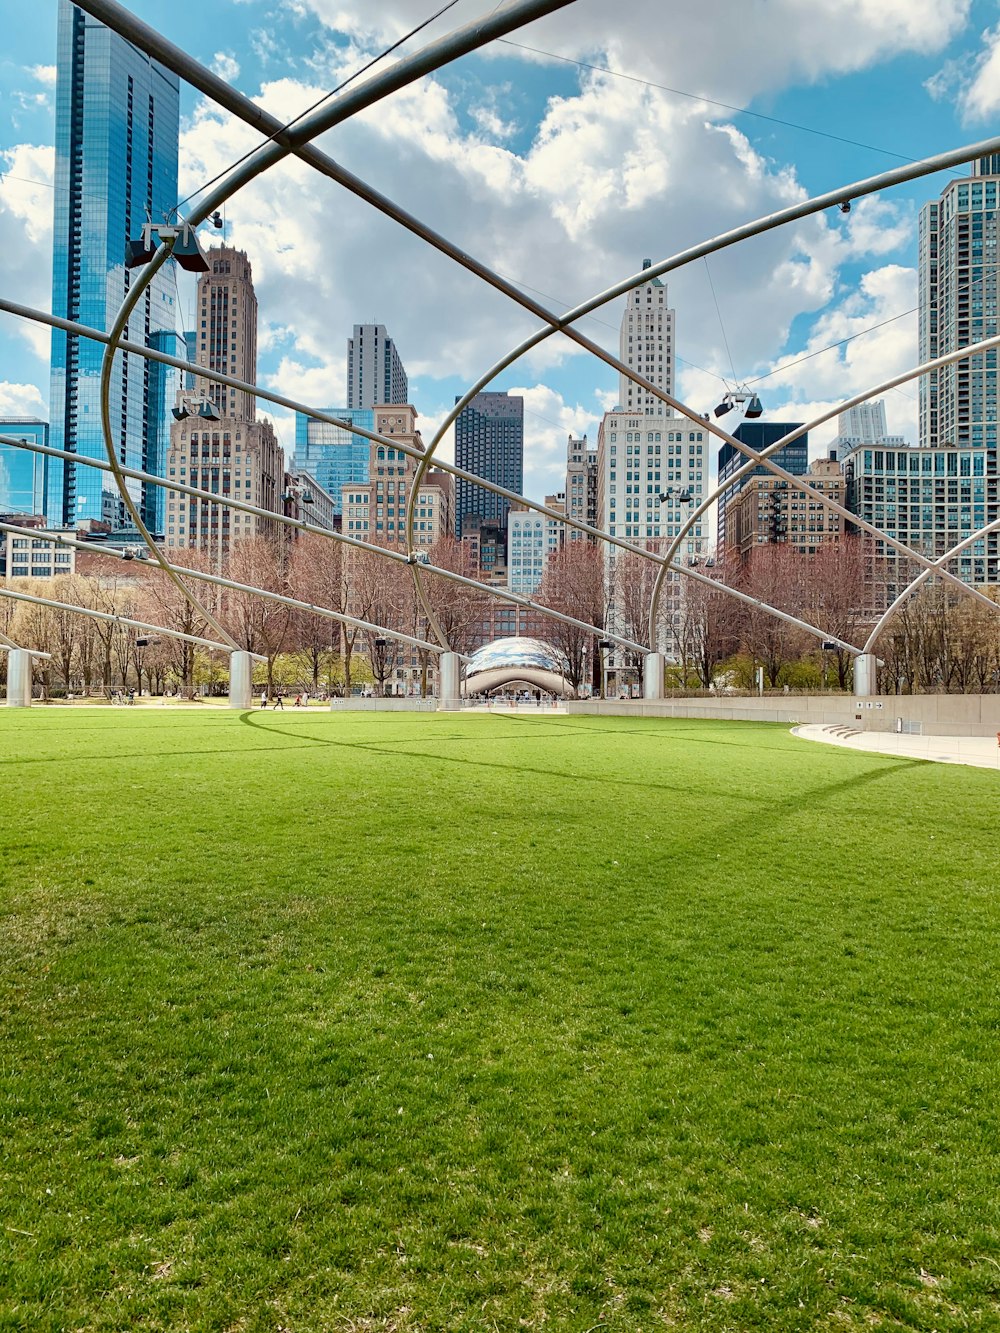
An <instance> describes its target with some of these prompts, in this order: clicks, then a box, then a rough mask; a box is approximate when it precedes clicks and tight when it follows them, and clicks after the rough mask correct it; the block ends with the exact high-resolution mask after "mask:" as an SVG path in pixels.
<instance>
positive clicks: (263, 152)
mask: <svg viewBox="0 0 1000 1333" xmlns="http://www.w3.org/2000/svg"><path fill="white" fill-rule="evenodd" d="M569 3H571V0H511V3H510V4H507V5H505V6H503V8H502V9H500V8H499V7H498V8H497V9H495V10H494V11H493V13H492V14H490V15H489V16H488V17H487V18H484V19H477V20H474V21H473V22H472V23H468V24H465V25H464V26H463V27H461V28H458V29H457V30H456V31H455V32H453V33H450V34H448V35H447V36H446V37H443V38H441V39H439V40H437V41H435V42H431V43H430V44H429V45H428V46H426V47H424V48H423V50H421V51H418V52H416V53H415V54H413V55H411V56H406V57H404V58H403V59H401V60H399V61H398V62H397V63H396V64H395V65H393V66H392V67H390V68H389V69H388V70H385V71H383V72H382V73H381V74H377V75H375V76H373V77H372V78H371V79H369V80H368V81H367V82H365V83H363V84H362V85H360V87H357V88H351V89H349V90H348V91H346V92H344V93H343V94H341V96H340V97H337V98H335V99H334V100H333V101H332V102H331V103H329V104H328V105H326V106H320V107H318V108H317V109H316V110H315V111H313V112H312V113H311V114H309V115H307V116H305V117H303V118H302V120H300V121H299V122H298V124H297V125H293V126H291V127H290V128H289V129H288V131H287V132H286V135H285V139H286V142H285V143H276V142H274V141H273V140H271V141H269V142H268V143H265V144H263V145H261V147H260V148H258V149H257V150H256V151H255V152H254V153H253V154H251V156H250V157H249V158H248V159H247V160H246V161H245V162H243V163H240V164H237V166H236V167H235V169H234V170H233V172H232V174H231V175H229V176H228V177H226V179H225V180H223V181H221V182H220V183H219V184H218V185H217V186H216V187H215V189H214V190H210V191H209V193H208V194H207V196H206V197H205V198H204V199H203V200H202V202H201V204H200V205H198V206H197V207H195V208H194V209H193V210H192V212H191V215H190V218H189V219H188V221H189V222H190V224H191V225H192V226H197V225H198V224H199V223H200V222H203V221H204V220H205V218H207V217H209V216H210V214H211V213H212V212H213V211H215V210H216V209H218V208H220V207H221V206H222V205H223V204H224V203H225V202H226V201H227V200H228V199H229V198H231V197H232V195H234V194H235V193H236V192H237V191H238V190H240V189H242V187H243V186H244V185H248V184H249V183H250V182H251V181H253V180H255V179H256V177H257V176H259V175H261V173H262V172H264V171H266V170H267V169H268V168H269V167H271V166H273V165H274V164H275V163H277V162H280V161H281V160H282V158H285V157H287V156H288V154H289V153H290V152H291V151H292V149H293V147H294V146H295V145H297V144H304V143H307V142H308V141H309V140H310V139H313V138H315V137H316V136H317V135H319V134H322V133H324V132H325V131H326V130H329V129H331V128H333V126H335V125H338V124H340V123H341V122H343V121H344V120H347V119H348V118H349V117H350V116H352V115H355V114H357V113H358V112H359V111H362V110H365V109H367V108H368V107H370V106H372V105H373V104H374V103H375V102H377V101H380V100H381V99H383V98H384V97H387V96H388V95H389V94H390V93H393V92H397V91H399V89H401V88H405V87H406V86H408V85H409V84H410V83H413V82H414V81H415V80H416V79H419V78H422V77H423V76H424V75H426V74H430V73H433V72H434V71H435V70H436V69H439V68H440V67H441V66H442V65H444V64H448V63H450V62H451V61H452V60H455V59H456V58H457V57H458V56H461V55H465V54H468V53H470V52H472V51H475V50H477V49H478V48H479V47H481V46H483V45H485V44H486V43H487V42H489V41H492V40H493V39H494V38H496V37H502V36H505V35H506V34H507V33H508V32H511V31H513V30H514V29H515V28H518V27H520V26H521V25H522V24H524V23H527V22H530V21H532V20H533V19H536V18H540V17H542V16H543V15H545V14H549V13H552V12H553V11H555V10H557V9H562V8H563V7H564V6H565V5H567V4H569ZM172 249H173V243H172V242H167V243H166V244H163V243H161V244H160V246H159V248H158V249H157V251H156V254H155V255H154V256H153V258H152V260H151V261H150V262H149V263H148V264H146V265H145V266H144V268H143V270H142V274H141V276H140V278H139V280H138V281H137V282H136V283H134V284H133V285H132V287H131V288H130V290H129V291H128V293H127V294H126V297H125V300H124V301H123V302H122V305H121V307H120V309H119V312H118V315H117V317H116V318H115V321H114V325H113V327H112V329H111V331H110V333H109V341H108V344H107V347H106V350H105V353H104V358H103V362H102V365H101V422H102V430H103V434H104V446H105V449H106V451H107V455H108V461H109V462H110V463H111V466H112V471H113V472H114V474H115V481H116V482H117V484H118V489H119V492H120V494H121V497H122V501H123V503H124V504H125V507H126V508H127V509H128V511H129V513H130V514H131V515H132V518H133V521H134V522H135V524H136V528H137V530H138V532H139V533H140V534H141V536H142V539H143V541H144V542H145V544H146V546H147V547H148V549H149V551H150V552H151V554H152V555H153V557H154V559H155V560H156V561H157V563H158V564H159V565H160V566H161V568H162V569H163V571H164V573H166V574H167V575H168V577H169V578H170V579H171V581H172V582H173V583H174V584H175V586H176V587H177V589H178V591H179V592H180V593H181V594H182V596H183V597H184V598H185V600H186V601H187V602H188V603H189V604H190V605H191V606H192V607H193V608H194V609H195V610H196V611H197V612H198V613H199V614H200V615H202V616H203V617H204V618H205V619H206V620H207V621H208V623H209V624H210V625H212V626H213V628H214V629H215V630H216V632H217V633H218V634H220V635H221V636H222V637H223V638H224V639H226V640H227V641H230V642H231V643H232V646H233V647H234V648H235V647H236V643H235V640H232V638H231V636H230V634H229V632H228V631H227V630H226V629H225V628H224V627H223V626H222V625H221V624H220V623H219V622H218V621H217V620H216V619H215V617H214V616H213V615H212V614H211V613H210V612H209V611H208V610H207V609H206V608H205V607H204V606H202V605H201V603H200V602H199V601H198V599H197V598H196V597H195V596H194V594H193V593H192V592H191V591H190V589H189V588H187V586H186V585H185V584H184V582H183V581H182V580H181V579H180V578H179V577H178V576H177V575H176V574H173V573H171V572H170V570H168V569H167V562H166V561H165V560H163V559H162V557H161V556H160V554H159V551H158V548H157V546H156V543H155V542H154V541H153V538H152V535H151V534H150V532H149V531H148V529H147V528H146V526H145V524H144V523H143V521H142V518H141V516H140V514H139V511H138V509H137V508H136V506H135V504H134V502H133V501H132V497H131V496H130V495H129V494H128V491H127V488H126V487H125V484H124V478H123V475H122V474H121V473H120V472H119V470H118V461H117V458H116V456H115V449H114V442H113V440H112V437H111V420H110V403H109V395H110V387H111V370H112V366H113V364H114V357H115V353H116V351H117V348H118V339H119V337H120V336H121V333H122V330H123V329H124V327H125V324H126V322H127V320H128V316H129V314H130V313H131V311H132V310H133V309H134V307H135V304H136V302H137V301H138V300H139V298H140V297H141V296H142V295H143V294H144V292H145V291H146V289H147V288H148V286H149V284H150V282H151V281H152V279H153V277H154V276H155V274H156V273H157V271H158V270H159V269H160V268H161V267H162V265H163V264H164V263H165V261H166V259H167V258H169V256H170V252H171V250H172ZM414 568H415V566H414Z"/></svg>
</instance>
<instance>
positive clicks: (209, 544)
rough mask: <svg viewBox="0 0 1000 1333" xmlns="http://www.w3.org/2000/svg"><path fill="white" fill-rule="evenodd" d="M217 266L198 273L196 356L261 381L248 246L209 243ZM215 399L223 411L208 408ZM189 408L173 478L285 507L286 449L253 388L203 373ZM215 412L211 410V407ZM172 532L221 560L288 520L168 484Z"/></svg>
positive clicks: (171, 542)
mask: <svg viewBox="0 0 1000 1333" xmlns="http://www.w3.org/2000/svg"><path fill="white" fill-rule="evenodd" d="M206 258H207V259H208V263H209V272H208V273H205V274H203V275H202V277H201V278H199V280H198V297H197V319H196V329H195V335H196V353H195V356H196V360H197V363H198V365H200V366H206V367H207V368H208V369H209V370H219V371H222V372H224V373H225V374H227V375H232V376H233V377H234V378H236V379H241V380H245V381H246V382H247V383H249V384H254V383H256V380H257V296H256V293H255V292H254V288H253V279H252V273H251V269H250V261H249V260H248V259H247V257H246V255H245V254H244V253H243V251H242V250H234V249H232V248H231V247H230V246H221V247H219V248H218V249H215V250H209V252H208V254H207V256H206ZM208 403H211V404H212V405H213V406H214V408H215V410H216V412H217V413H218V417H217V418H215V419H213V418H212V416H211V415H206V404H208ZM179 406H181V407H182V408H184V409H185V410H186V411H187V413H188V415H187V416H185V417H184V418H183V419H182V420H180V421H175V422H174V424H173V426H171V428H170V448H169V450H168V453H167V478H168V479H176V480H177V481H180V482H185V483H186V484H187V485H189V486H197V487H199V488H200V489H202V490H207V491H212V492H214V493H216V494H218V495H219V496H221V497H223V498H225V499H230V498H232V499H234V500H243V501H245V502H246V503H248V504H252V505H255V506H257V507H258V508H259V509H266V510H268V511H269V512H272V513H275V514H277V513H280V512H281V510H282V498H281V497H282V488H283V482H284V475H285V458H284V453H283V451H282V449H281V447H280V445H279V444H278V439H277V436H276V435H275V433H274V427H273V425H272V424H271V422H270V421H268V420H267V419H266V418H265V419H263V420H260V421H258V420H257V413H256V400H255V399H254V397H253V395H252V394H249V393H246V392H244V391H242V390H237V389H231V388H229V387H228V386H227V385H223V384H217V383H215V382H214V381H212V380H208V379H204V378H203V377H201V376H198V377H196V379H195V387H194V391H193V393H192V394H181V395H180V396H179ZM207 410H208V411H210V409H207ZM165 504H166V512H165V515H164V528H165V532H164V538H165V540H166V544H167V546H168V547H174V548H183V547H191V546H193V547H197V548H198V549H199V550H202V551H205V552H207V553H208V554H209V555H210V556H211V557H212V560H213V563H215V564H217V565H220V566H221V563H222V560H223V558H224V556H225V555H226V554H227V553H228V551H229V548H230V545H231V543H232V542H234V541H236V540H238V539H239V538H240V537H264V536H276V535H277V534H278V532H279V530H280V525H279V524H278V523H277V522H276V521H275V520H273V519H269V518H265V517H263V516H261V515H255V514H244V513H240V512H239V511H237V510H235V509H232V508H230V506H228V505H223V504H217V503H213V502H212V501H210V500H196V499H193V498H190V497H188V496H186V495H183V494H182V493H181V492H180V491H173V490H168V491H167V495H166V501H165Z"/></svg>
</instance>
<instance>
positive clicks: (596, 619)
mask: <svg viewBox="0 0 1000 1333" xmlns="http://www.w3.org/2000/svg"><path fill="white" fill-rule="evenodd" d="M537 600H538V601H539V602H541V603H544V605H545V606H548V607H551V608H552V610H554V611H561V612H562V613H563V615H569V616H573V617H575V618H576V619H577V620H584V621H587V622H588V623H589V624H591V625H595V626H596V627H597V628H598V630H602V629H603V628H604V625H605V621H606V617H607V611H608V605H607V603H608V597H607V589H606V584H605V578H604V555H603V553H602V551H601V550H600V549H599V548H598V547H597V546H596V545H593V544H592V543H590V542H567V543H566V544H565V545H563V546H562V548H561V549H560V550H558V551H556V552H554V553H553V554H552V555H551V556H550V557H549V560H548V563H547V565H546V567H545V573H544V575H543V577H542V582H541V586H540V588H539V590H538V596H537ZM546 630H547V637H548V639H549V641H550V642H551V643H552V646H553V647H554V648H558V649H559V650H560V651H561V652H562V654H563V656H564V657H565V658H566V662H567V669H566V675H567V678H568V680H569V682H570V684H571V685H572V686H573V688H574V689H575V690H579V688H580V686H581V684H582V683H583V681H584V677H585V675H586V674H587V670H588V669H587V652H588V650H589V651H590V655H591V656H590V661H591V664H592V666H591V672H592V673H593V672H597V671H599V669H600V659H599V655H598V653H597V652H596V651H595V636H594V635H593V634H588V632H587V631H586V630H583V629H580V628H579V627H578V626H576V625H567V624H566V622H565V621H562V620H553V619H549V620H548V621H547V625H546ZM593 680H594V676H593V674H591V684H593Z"/></svg>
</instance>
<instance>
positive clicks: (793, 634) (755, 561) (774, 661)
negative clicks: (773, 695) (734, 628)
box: [739, 543, 810, 689]
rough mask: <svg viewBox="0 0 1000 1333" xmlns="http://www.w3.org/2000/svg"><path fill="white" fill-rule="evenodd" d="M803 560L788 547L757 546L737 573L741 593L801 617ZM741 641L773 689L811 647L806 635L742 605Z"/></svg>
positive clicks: (775, 544) (760, 609) (765, 613)
mask: <svg viewBox="0 0 1000 1333" xmlns="http://www.w3.org/2000/svg"><path fill="white" fill-rule="evenodd" d="M805 564H806V557H804V556H800V555H798V554H797V552H795V551H794V550H793V549H792V548H791V547H788V546H784V545H778V544H777V543H768V544H767V545H764V546H758V547H757V548H756V549H755V550H754V551H753V552H752V554H751V557H750V559H749V560H748V561H747V562H746V564H745V565H744V567H743V569H742V571H741V574H740V579H739V582H740V585H741V588H742V591H744V592H746V593H749V594H750V595H751V596H753V597H757V598H759V599H760V600H761V601H762V602H766V603H767V604H768V605H769V606H773V607H775V608H776V609H777V610H779V611H785V612H787V613H788V614H789V615H794V616H798V617H801V615H802V607H803V603H804V602H805V600H806V596H805V590H804V586H803V585H804V579H803V571H804V568H805ZM741 605H742V611H741V613H740V619H739V623H740V638H741V641H742V644H743V647H744V649H745V651H746V652H748V653H749V654H750V655H751V656H752V657H753V659H754V661H755V662H757V663H759V664H760V665H761V666H763V668H764V679H765V681H766V683H767V685H768V686H769V687H770V688H771V689H774V688H776V687H777V686H778V685H780V684H781V678H782V672H783V671H784V669H785V668H786V667H787V666H788V665H790V664H791V663H792V662H794V661H795V660H796V659H797V658H798V657H799V655H800V654H801V652H802V651H803V649H805V648H806V647H807V646H810V639H809V636H808V635H807V634H806V633H805V632H804V631H803V630H800V629H797V628H796V627H795V626H794V625H789V624H788V623H787V621H784V620H779V619H778V617H777V616H774V615H771V613H770V612H769V611H765V610H763V609H762V608H760V607H755V606H747V605H746V603H742V604H741Z"/></svg>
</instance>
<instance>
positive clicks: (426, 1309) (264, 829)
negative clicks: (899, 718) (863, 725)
mask: <svg viewBox="0 0 1000 1333" xmlns="http://www.w3.org/2000/svg"><path fill="white" fill-rule="evenodd" d="M0 773H2V775H3V781H2V784H0V845H2V863H0V864H2V873H3V880H4V884H3V890H2V896H0V1023H2V1029H0V1058H2V1064H0V1069H2V1076H0V1126H2V1158H0V1328H2V1329H5V1330H9V1329H17V1330H21V1329H29V1330H56V1329H67V1330H71V1329H72V1330H77V1329H85V1330H91V1329H95V1330H111V1329H116V1330H117V1329H143V1330H146V1329H149V1330H152V1329H166V1330H181V1329H185V1330H186V1329H190V1330H249V1331H252V1333H255V1331H257V1330H261V1331H263V1330H269V1331H271V1333H277V1330H291V1331H292V1333H319V1331H320V1330H324V1331H325V1330H335V1331H343V1333H347V1331H348V1330H399V1331H400V1333H403V1331H412V1330H427V1331H429V1330H492V1329H497V1330H503V1331H504V1333H506V1330H517V1329H546V1330H560V1331H561V1330H569V1331H571V1333H585V1331H586V1330H592V1329H595V1328H601V1329H604V1328H607V1329H612V1330H622V1331H625V1330H628V1331H629V1333H635V1331H637V1330H643V1331H650V1330H659V1329H663V1328H676V1329H682V1330H687V1329H692V1330H695V1329H696V1330H701V1329H705V1330H733V1331H734V1333H740V1331H741V1330H748V1329H767V1330H778V1331H784V1330H814V1329H818V1330H851V1329H869V1328H872V1327H882V1328H886V1329H900V1328H904V1329H924V1330H952V1329H963V1330H964V1329H997V1328H1000V1203H998V1199H1000V1172H998V1170H997V1167H998V1157H1000V1153H998V1106H1000V1053H998V1037H1000V1004H998V986H997V973H998V957H997V937H998V930H997V927H998V898H1000V884H998V881H1000V873H998V856H997V844H998V838H997V808H998V797H1000V786H998V778H997V775H996V774H995V773H991V772H987V771H984V770H973V769H964V768H956V767H951V766H938V765H932V764H922V763H919V762H910V761H901V760H897V759H888V758H880V757H876V756H865V755H858V754H854V753H849V752H847V751H844V750H836V749H831V748H827V747H825V746H818V745H810V744H806V743H803V742H801V741H797V740H795V739H794V738H792V737H790V736H789V735H788V734H787V733H786V732H785V731H784V730H782V729H781V728H778V727H768V726H761V725H754V724H739V723H736V724H720V723H712V722H658V721H641V720H638V719H629V718H601V719H598V718H576V717H555V716H553V717H526V718H521V717H498V716H488V715H476V716H464V717H455V716H447V715H440V716H427V717H424V716H421V717H414V716H410V717H406V716H402V717H401V716H398V715H394V716H385V715H363V716H362V715H338V716H331V715H329V714H320V715H303V714H298V715H296V714H295V713H294V712H289V713H287V714H281V713H277V714H275V713H271V712H267V713H259V712H254V713H252V714H242V715H241V714H231V713H228V712H225V711H221V710H220V711H211V712H208V711H206V712H199V713H192V712H183V711H178V712H169V711H167V710H163V711H159V710H153V709H148V710H144V709H140V708H137V709H134V710H131V709H130V710H121V711H119V710H107V711H103V712H102V711H98V710H86V711H84V710H81V711H79V712H73V711H71V710H62V711H60V712H56V711H55V710H53V711H52V712H46V711H42V710H40V709H34V710H32V711H31V712H30V713H16V712H12V713H5V712H2V711H0Z"/></svg>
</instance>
